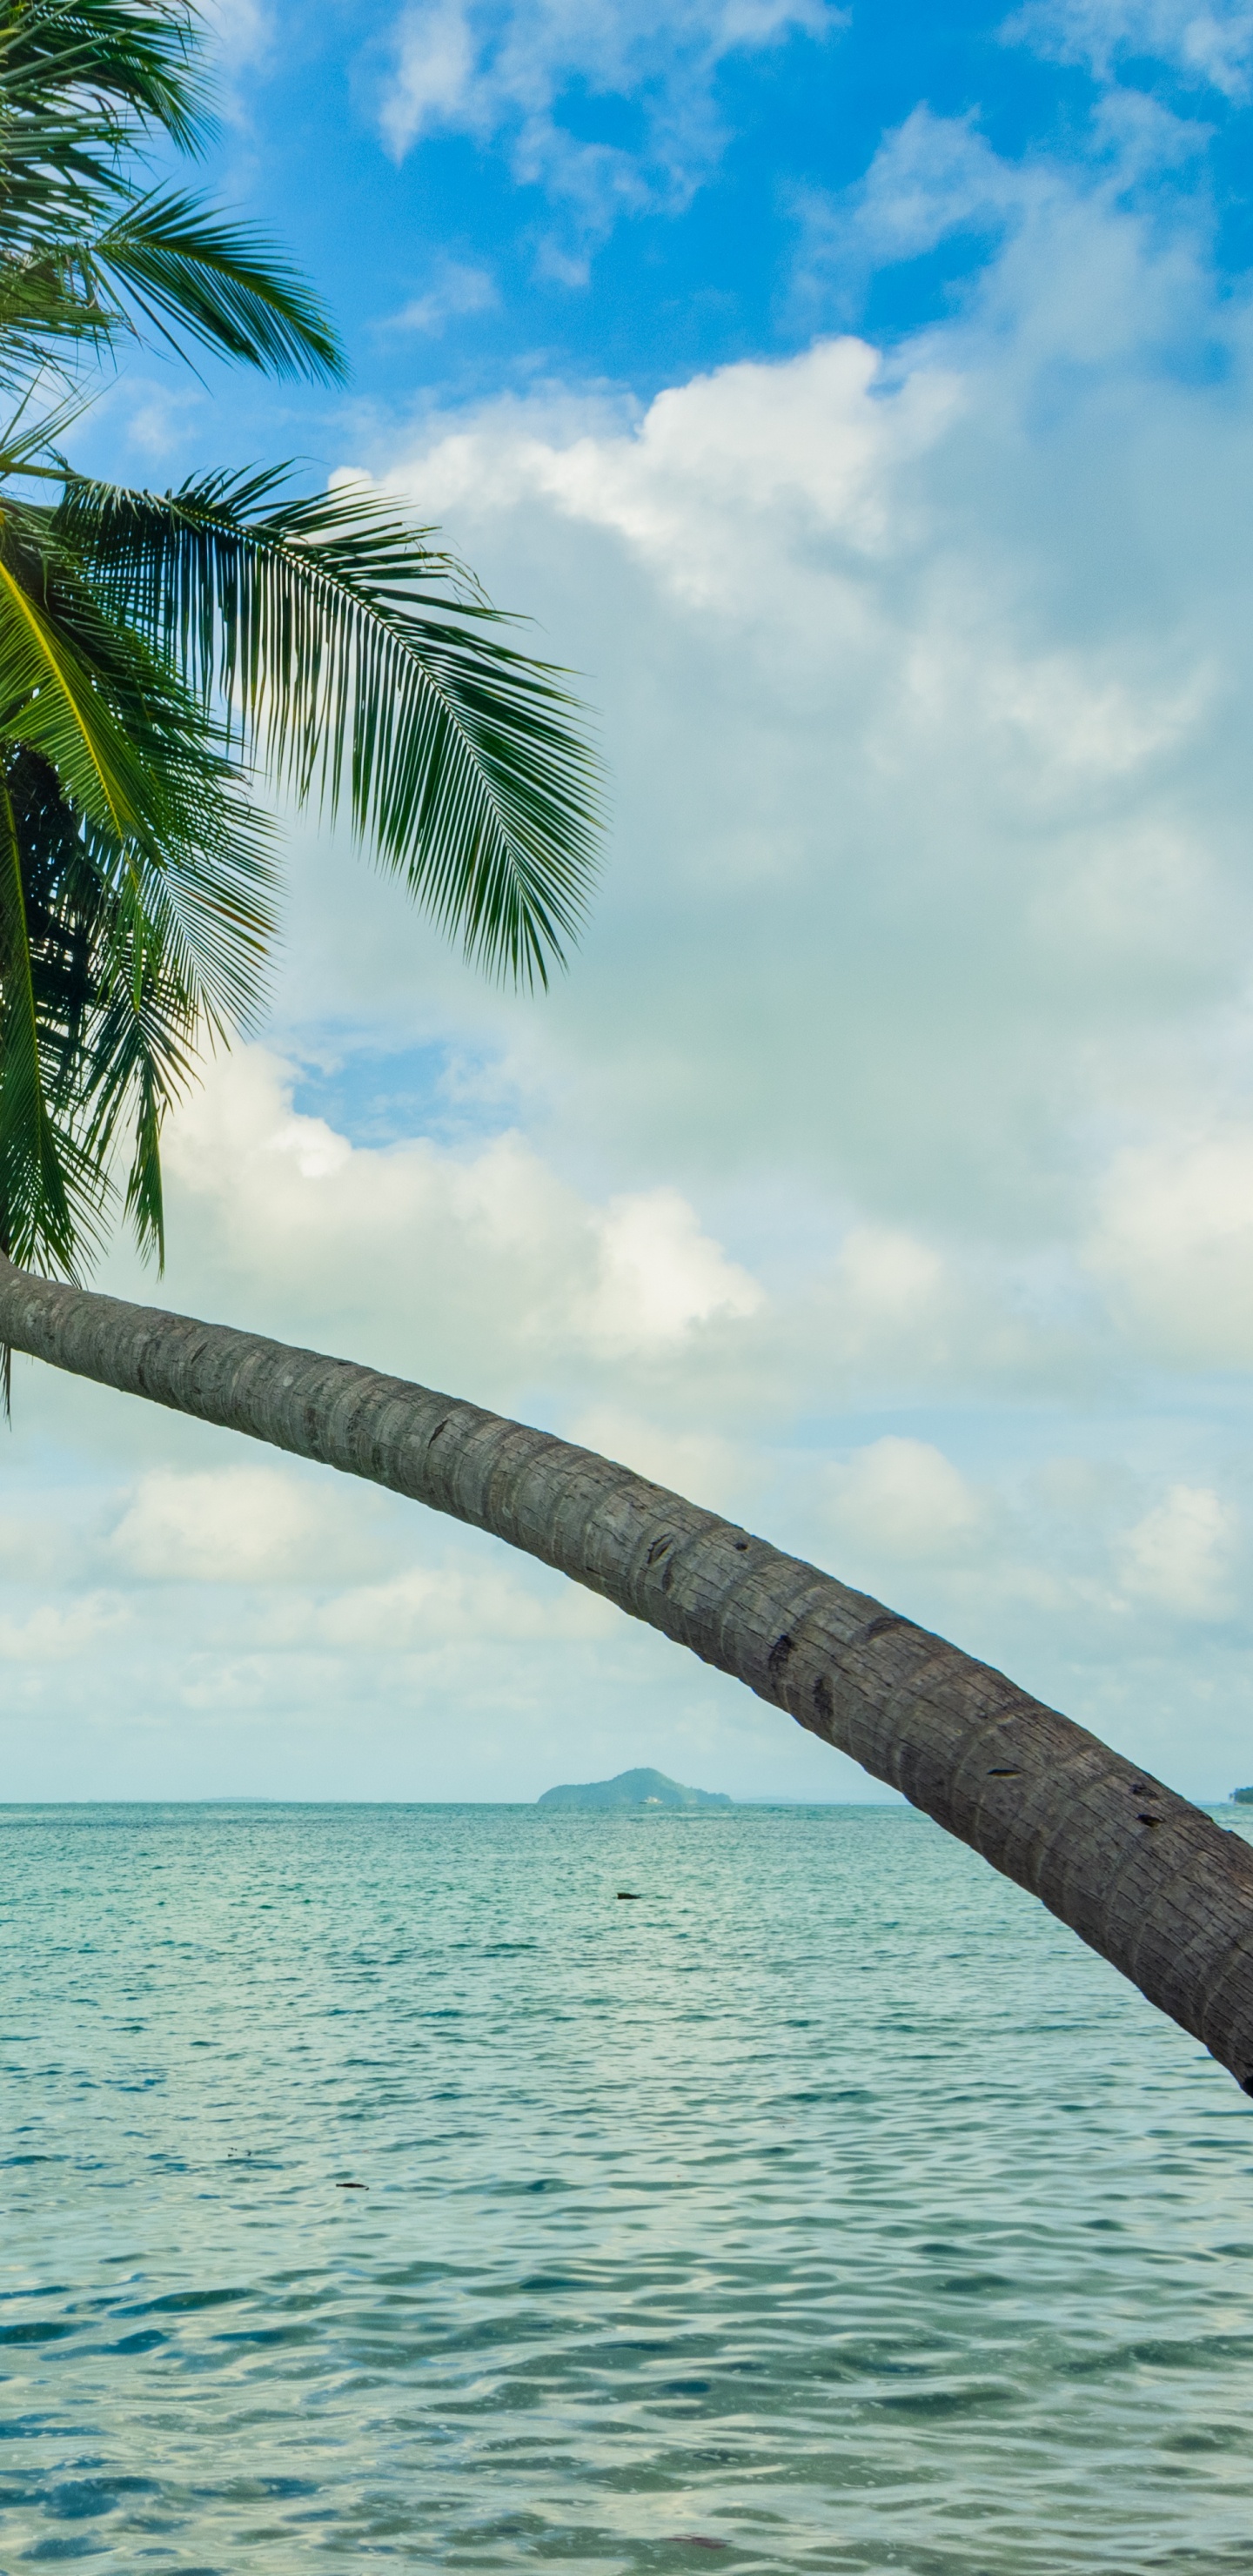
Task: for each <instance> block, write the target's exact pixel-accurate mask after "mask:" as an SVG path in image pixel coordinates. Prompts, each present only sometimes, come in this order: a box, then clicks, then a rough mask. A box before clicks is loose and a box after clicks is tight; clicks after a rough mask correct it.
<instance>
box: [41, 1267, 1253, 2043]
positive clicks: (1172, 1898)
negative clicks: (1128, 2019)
mask: <svg viewBox="0 0 1253 2576" xmlns="http://www.w3.org/2000/svg"><path fill="white" fill-rule="evenodd" d="M0 1340H2V1341H4V1342H7V1343H8V1344H9V1345H11V1347H12V1348H13V1349H15V1350H19V1351H26V1352H28V1353H29V1354H30V1355H31V1356H32V1357H33V1358H35V1359H41V1360H46V1361H48V1362H50V1364H51V1365H52V1367H54V1368H60V1369H66V1370H68V1371H69V1372H70V1373H71V1374H72V1375H74V1376H77V1377H86V1378H94V1379H96V1380H97V1381H98V1383H100V1384H101V1385H103V1386H112V1387H117V1388H119V1389H120V1390H121V1391H122V1393H124V1394H128V1395H142V1396H146V1397H148V1399H149V1400H150V1401H151V1402H152V1403H154V1404H164V1405H168V1406H170V1407H172V1408H173V1410H174V1411H176V1412H179V1413H190V1414H195V1415H198V1416H199V1417H200V1419H201V1420H202V1421H205V1422H216V1423H220V1424H222V1425H223V1426H224V1427H225V1428H226V1429H228V1430H232V1431H242V1432H245V1433H246V1434H247V1435H248V1436H249V1437H250V1438H251V1439H254V1440H265V1441H268V1442H270V1444H271V1445H272V1446H273V1447H274V1448H277V1449H289V1450H291V1451H293V1452H294V1453H295V1455H296V1456H297V1457H301V1458H316V1459H320V1460H321V1461H322V1462H323V1463H324V1464H325V1465H327V1466H331V1467H339V1468H342V1469H343V1470H345V1472H346V1473H348V1474H349V1475H354V1476H365V1477H368V1478H369V1479H370V1480H371V1481H372V1482H373V1483H374V1484H377V1485H387V1486H389V1487H390V1488H391V1490H392V1491H393V1492H394V1493H398V1494H408V1495H409V1496H410V1497H411V1498H412V1499H413V1500H414V1501H415V1502H421V1503H426V1504H428V1505H429V1506H430V1508H431V1509H432V1510H434V1511H438V1512H448V1513H450V1514H451V1515H452V1517H453V1518H454V1519H455V1520H461V1521H468V1522H469V1523H470V1524H471V1525H472V1527H474V1528H475V1529H482V1530H490V1531H491V1533H492V1534H493V1536H494V1537H496V1538H501V1539H505V1540H506V1541H507V1542H508V1544H509V1545H510V1546H511V1547H518V1548H522V1549H524V1550H525V1551H526V1553H527V1554H528V1555H530V1556H537V1557H539V1558H540V1559H541V1561H542V1562H543V1563H544V1564H545V1565H552V1566H556V1567H557V1568H558V1569H559V1571H560V1572H561V1573H563V1574H568V1575H569V1576H571V1578H572V1579H573V1581H574V1582H576V1583H583V1584H586V1585H587V1586H588V1588H589V1590H590V1591H593V1592H599V1593H602V1594H603V1595H604V1596H605V1598H606V1599H607V1600H610V1601H613V1602H616V1604H617V1606H618V1608H619V1609H620V1610H625V1611H626V1612H627V1613H628V1614H629V1616H630V1617H632V1618H635V1619H643V1620H646V1621H647V1623H648V1625H649V1626H650V1627H653V1628H659V1629H660V1630H661V1632H662V1634H663V1636H666V1637H671V1638H673V1639H674V1641H675V1643H676V1644H678V1645H682V1646H688V1647H690V1648H691V1651H692V1652H693V1654H696V1655H699V1656H701V1657H702V1659H703V1661H704V1662H706V1663H708V1664H714V1665H716V1666H717V1667H718V1669H719V1670H720V1671H722V1672H726V1673H733V1674H734V1675H735V1677H736V1679H737V1680H738V1681H742V1682H745V1683H747V1685H748V1688H749V1689H750V1690H753V1691H756V1692H757V1694H758V1696H759V1698H761V1699H766V1700H770V1701H772V1702H773V1703H774V1705H775V1707H777V1708H782V1709H785V1710H786V1711H787V1713H788V1715H789V1716H790V1717H794V1718H795V1719H796V1721H797V1723H798V1724H799V1725H801V1726H804V1727H807V1728H808V1729H809V1731H810V1733H811V1734H813V1735H819V1736H821V1737H822V1738H823V1740H824V1742H825V1743H827V1744H832V1745H836V1746H838V1748H839V1750H840V1751H841V1752H843V1753H850V1754H851V1755H852V1756H853V1759H854V1760H855V1761H857V1762H860V1763H861V1764H862V1766H863V1768H864V1769H865V1770H867V1771H869V1772H872V1773H873V1775H874V1777H875V1778H876V1779H879V1780H886V1781H890V1782H891V1785H892V1787H893V1788H894V1789H899V1790H902V1791H903V1792H904V1795H905V1796H906V1797H907V1798H909V1799H910V1800H911V1801H912V1803H913V1804H914V1805H915V1806H916V1807H922V1808H924V1809H925V1810H926V1813H927V1814H928V1815H930V1816H933V1817H934V1818H935V1820H936V1823H937V1824H940V1825H943V1826H944V1827H945V1829H946V1831H947V1832H949V1833H951V1834H956V1835H958V1836H959V1837H960V1839H961V1840H962V1841H963V1842H966V1843H969V1844H970V1845H971V1846H972V1848H973V1849H974V1850H975V1851H978V1852H981V1853H982V1854H983V1857H984V1858H985V1860H989V1861H991V1863H992V1865H993V1867H994V1868H995V1869H999V1870H1002V1871H1003V1872H1004V1874H1005V1876H1006V1877H1007V1878H1012V1879H1016V1880H1017V1881H1018V1884H1019V1885H1020V1886H1021V1887H1026V1888H1029V1889H1030V1890H1031V1893H1032V1894H1033V1895H1034V1896H1038V1897H1039V1898H1040V1900H1041V1902H1042V1903H1043V1904H1045V1905H1047V1906H1048V1908H1049V1909H1050V1911H1051V1912H1052V1913H1054V1914H1056V1915H1059V1916H1060V1918H1061V1920H1062V1922H1063V1923H1068V1924H1069V1925H1070V1927H1071V1930H1072V1931H1074V1932H1077V1933H1078V1934H1079V1935H1080V1938H1081V1939H1082V1940H1084V1941H1086V1942H1088V1943H1089V1944H1090V1945H1091V1947H1092V1948H1093V1949H1094V1950H1099V1951H1100V1953H1101V1955H1102V1957H1104V1958H1106V1959H1109V1960H1111V1961H1112V1963H1113V1965H1114V1966H1115V1967H1116V1968H1119V1969H1121V1971H1122V1973H1123V1975H1124V1976H1126V1977H1130V1978H1131V1979H1132V1981H1133V1983H1134V1984H1136V1985H1137V1986H1139V1987H1140V1989H1141V1991H1142V1993H1144V1994H1145V1995H1147V1996H1148V1998H1149V2001H1150V2002H1151V2003H1154V2004H1157V2005H1158V2006H1159V2007H1160V2009H1161V2010H1162V2011H1163V2012H1165V2013H1169V2014H1171V2015H1172V2016H1173V2018H1174V2020H1176V2021H1178V2022H1181V2023H1182V2025H1183V2027H1184V2029H1185V2030H1187V2031H1191V2032H1192V2033H1193V2034H1194V2036H1195V2037H1196V2038H1197V2039H1199V2040H1201V2041H1203V2042H1204V2045H1205V2046H1206V2048H1208V2049H1209V2050H1210V2051H1211V2053H1212V2054H1213V2055H1214V2056H1215V2057H1217V2058H1218V2059H1219V2060H1220V2061H1221V2063H1222V2064H1223V2065H1224V2066H1226V2067H1229V2068H1230V2070H1231V2073H1232V2074H1233V2075H1234V2076H1235V2078H1236V2081H1237V2082H1238V2083H1239V2084H1242V2085H1243V2087H1244V2089H1245V2091H1246V2092H1253V1851H1251V1850H1250V1849H1249V1847H1248V1846H1247V1845H1246V1844H1245V1843H1244V1842H1243V1841H1242V1839H1241V1838H1240V1837H1239V1836H1238V1835H1236V1834H1232V1833H1225V1832H1224V1831H1223V1830H1222V1829H1221V1828H1220V1827H1219V1826H1218V1825H1216V1824H1215V1823H1214V1821H1213V1819H1212V1818H1211V1817H1209V1816H1206V1815H1204V1814H1203V1813H1202V1812H1201V1810H1200V1809H1199V1808H1197V1807H1193V1806H1191V1805H1189V1803H1188V1802H1187V1800H1186V1799H1183V1798H1178V1797H1176V1796H1175V1795H1174V1793H1173V1791H1171V1790H1169V1789H1166V1788H1163V1787H1162V1785H1161V1783H1160V1782H1159V1781H1157V1780H1153V1779H1151V1778H1150V1777H1149V1776H1148V1774H1147V1773H1146V1772H1143V1771H1141V1770H1139V1769H1137V1767H1136V1765H1135V1764H1134V1763H1131V1762H1128V1761H1126V1760H1124V1758H1123V1757H1122V1755H1121V1754H1117V1753H1113V1752H1111V1751H1110V1749H1109V1747H1108V1746H1107V1745H1105V1744H1102V1743H1101V1741H1100V1740H1099V1738H1098V1737H1096V1736H1094V1735H1089V1734H1087V1733H1086V1732H1085V1731H1084V1729H1083V1728H1082V1727H1078V1726H1073V1725H1072V1724H1071V1722H1070V1720H1069V1719H1068V1718H1065V1717H1061V1716H1059V1715H1058V1713H1057V1711H1056V1710H1055V1709H1050V1708H1045V1707H1043V1706H1042V1705H1041V1703H1040V1702H1039V1701H1038V1700H1034V1699H1031V1698H1030V1697H1029V1696H1028V1694H1027V1693H1026V1692H1025V1691H1021V1690H1018V1689H1016V1688H1015V1686H1014V1684H1013V1683H1012V1682H1010V1681H1007V1680H1006V1679H1005V1676H1004V1674H1002V1673H998V1672H995V1671H993V1670H992V1668H991V1667H990V1666H989V1665H987V1664H980V1663H976V1662H975V1661H974V1660H973V1658H972V1657H971V1656H969V1655H964V1654H962V1653H961V1651H960V1649H959V1648H958V1647H956V1646H950V1645H947V1644H946V1643H945V1642H944V1640H943V1639H942V1638H940V1637H934V1636H932V1635H930V1634H929V1632H928V1631H927V1630H926V1629H924V1628H917V1627H915V1626H914V1625H913V1623H912V1621H911V1620H908V1619H903V1618H901V1617H900V1616H899V1615H898V1614H897V1612H896V1611H894V1610H885V1609H884V1608H883V1606H882V1604H881V1603H879V1602H878V1601H872V1600H871V1599H870V1598H869V1597H868V1595H867V1594H865V1593H864V1592H851V1591H850V1590H849V1589H848V1587H847V1585H846V1584H843V1583H838V1582H837V1581H836V1580H835V1578H834V1576H832V1575H829V1574H823V1573H820V1572H819V1570H818V1568H817V1567H816V1566H813V1565H806V1564H804V1563H803V1562H802V1561H801V1560H800V1559H799V1558H797V1557H794V1556H783V1555H781V1554H780V1552H779V1550H778V1549H777V1548H774V1547H771V1546H769V1545H768V1544H767V1542H766V1541H765V1540H764V1539H759V1538H754V1537H753V1536H752V1535H751V1534H750V1533H749V1532H748V1531H747V1530H743V1529H738V1528H736V1527H735V1526H734V1524H732V1523H730V1522H727V1521H724V1520H721V1519H720V1518H719V1517H718V1515H717V1514H716V1513H715V1512H706V1511H700V1510H698V1509H697V1507H696V1505H695V1504H693V1503H688V1502H685V1501H684V1500H683V1499H682V1497H681V1496H680V1495H678V1494H671V1493H668V1492H667V1491H666V1489H665V1487H664V1486H661V1485H653V1484H650V1483H649V1482H648V1480H647V1479H646V1478H645V1477H643V1476H636V1475H634V1474H632V1472H631V1470H630V1469H629V1468H626V1467H618V1466H615V1465H614V1464H613V1463H612V1461H611V1460H609V1459H607V1458H601V1457H598V1456H597V1455H596V1454H595V1452H594V1451H592V1450H588V1449H577V1448H574V1447H573V1446H572V1445H571V1443H570V1442H569V1441H566V1440H555V1439H553V1438H552V1437H551V1436H550V1435H549V1434H548V1433H546V1432H543V1431H531V1430H528V1429H526V1428H525V1426H524V1425H523V1424H521V1423H517V1422H509V1421H506V1420H504V1419H503V1418H502V1417H501V1416H500V1415H499V1414H495V1413H484V1412H483V1411H481V1409H480V1408H479V1407H478V1406H477V1405H473V1404H464V1403H462V1402H461V1401H460V1400H459V1399H458V1398H457V1397H455V1396H450V1395H437V1394H434V1393H432V1391H431V1390H430V1389H429V1388H427V1387H422V1386H413V1385H410V1384H408V1383H407V1381H406V1380H405V1379H403V1378H395V1377H381V1376H379V1375H378V1374H377V1372H376V1371H375V1370H373V1369H366V1368H358V1367H356V1366H355V1365H354V1364H353V1363H352V1362H350V1361H347V1360H334V1359H326V1358H323V1357H322V1356H321V1355H320V1354H319V1353H318V1352H315V1351H302V1350H293V1349H289V1348H288V1346H287V1345H286V1344H285V1343H283V1342H270V1341H264V1340H262V1339H261V1337H260V1336H259V1335H256V1334H252V1333H238V1332H233V1331H231V1330H229V1329H227V1328H226V1327H224V1326H222V1325H217V1324H201V1323H196V1322H194V1321H193V1320H191V1319H190V1318H189V1317H187V1316H184V1315H167V1314H163V1313H161V1312H160V1311H158V1310H157V1309H155V1308H152V1307H146V1306H132V1305H127V1304H123V1303H122V1302H121V1300H119V1299H118V1298H115V1297H100V1296H95V1295H89V1294H87V1293H86V1292H85V1291H83V1290H82V1289H77V1288H66V1287H62V1286H60V1285H59V1284H57V1283H55V1282H52V1281H49V1280H44V1279H34V1278H31V1277H29V1276H27V1274H25V1273H24V1272H22V1271H18V1270H15V1269H14V1268H13V1266H12V1264H11V1263H9V1262H8V1261H7V1260H5V1259H4V1257H3V1255H0Z"/></svg>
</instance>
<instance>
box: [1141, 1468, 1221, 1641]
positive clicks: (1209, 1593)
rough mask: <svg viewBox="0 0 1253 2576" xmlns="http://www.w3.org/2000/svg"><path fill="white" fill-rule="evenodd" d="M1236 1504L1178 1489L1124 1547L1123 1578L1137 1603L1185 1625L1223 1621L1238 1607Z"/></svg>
mask: <svg viewBox="0 0 1253 2576" xmlns="http://www.w3.org/2000/svg"><path fill="white" fill-rule="evenodd" d="M1236 1528H1237V1523H1236V1517H1235V1513H1234V1511H1233V1510H1232V1508H1231V1506H1230V1504H1227V1503H1224V1502H1223V1501H1222V1499H1221V1497H1220V1496H1219V1495H1218V1494H1216V1493H1214V1492H1212V1491H1211V1490H1210V1488H1209V1487H1208V1486H1205V1485H1172V1487H1171V1489H1170V1492H1169V1493H1168V1494H1167V1495H1166V1496H1165V1497H1164V1498H1163V1500H1162V1501H1161V1502H1160V1503H1157V1504H1155V1506H1154V1508H1153V1510H1152V1511H1150V1512H1146V1513H1145V1516H1144V1518H1143V1520H1141V1521H1137V1523H1136V1525H1135V1527H1134V1529H1131V1530H1129V1531H1128V1532H1127V1535H1126V1538H1125V1540H1124V1542H1123V1546H1122V1550H1121V1554H1122V1576H1123V1582H1124V1584H1125V1585H1126V1588H1127V1590H1128V1592H1129V1593H1130V1594H1131V1595H1132V1597H1133V1599H1136V1600H1144V1601H1148V1602H1150V1603H1151V1604H1152V1605H1153V1606H1154V1608H1155V1609H1157V1610H1158V1611H1159V1612H1160V1611H1162V1610H1165V1611H1168V1612H1170V1611H1173V1612H1175V1613H1176V1615H1177V1616H1178V1617H1180V1618H1183V1619H1220V1618H1222V1617H1223V1616H1224V1614H1225V1613H1226V1612H1227V1611H1228V1610H1229V1609H1230V1608H1231V1607H1232V1599H1231V1589H1230V1579H1231V1573H1232V1557H1233V1553H1234V1547H1235V1538H1236Z"/></svg>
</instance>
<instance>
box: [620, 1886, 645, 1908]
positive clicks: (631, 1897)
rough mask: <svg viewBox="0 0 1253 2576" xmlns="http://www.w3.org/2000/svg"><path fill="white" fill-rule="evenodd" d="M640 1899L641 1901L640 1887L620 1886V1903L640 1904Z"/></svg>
mask: <svg viewBox="0 0 1253 2576" xmlns="http://www.w3.org/2000/svg"><path fill="white" fill-rule="evenodd" d="M639 1901H640V1892H639V1889H638V1887H620V1888H619V1890H618V1903H619V1905H638V1904H639Z"/></svg>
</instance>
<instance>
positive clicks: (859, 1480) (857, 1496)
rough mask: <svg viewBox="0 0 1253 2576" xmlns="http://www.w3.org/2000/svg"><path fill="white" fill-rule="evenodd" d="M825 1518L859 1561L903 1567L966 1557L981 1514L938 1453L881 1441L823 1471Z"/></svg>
mask: <svg viewBox="0 0 1253 2576" xmlns="http://www.w3.org/2000/svg"><path fill="white" fill-rule="evenodd" d="M829 1493H830V1510H831V1517H832V1520H833V1523H834V1525H835V1528H836V1530H837V1532H838V1533H839V1534H840V1536H842V1537H844V1538H845V1539H847V1540H848V1541H849V1543H850V1544H852V1545H853V1546H855V1547H856V1548H858V1550H859V1551H860V1552H861V1553H862V1554H863V1556H864V1555H866V1554H869V1553H871V1552H873V1553H874V1554H875V1555H876V1556H879V1557H885V1558H887V1559H889V1560H895V1561H896V1562H898V1563H901V1564H907V1563H910V1562H913V1561H915V1560H918V1559H927V1560H930V1561H932V1562H941V1563H942V1562H944V1561H946V1560H947V1559H950V1558H952V1557H953V1556H964V1555H968V1554H969V1552H970V1549H971V1548H972V1546H973V1545H974V1543H975V1541H976V1540H977V1539H978V1537H979V1536H980V1533H981V1531H982V1530H983V1528H984V1525H985V1521H986V1508H985V1505H984V1503H983V1501H982V1500H981V1498H980V1497H979V1495H977V1494H976V1493H975V1491H974V1489H973V1488H972V1486H971V1485H970V1484H969V1483H968V1481H967V1479H966V1478H965V1477H964V1476H963V1475H961V1474H960V1473H959V1472H958V1470H957V1468H956V1467H954V1466H953V1465H952V1463H951V1461H950V1460H949V1459H947V1458H946V1457H945V1456H944V1454H943V1451H942V1450H939V1449H936V1448H935V1447H933V1445H932V1444H931V1442H930V1441H927V1440H910V1439H902V1438H901V1437H900V1436H899V1435H897V1434H889V1435H888V1437H886V1438H885V1439H882V1440H875V1441H872V1442H871V1444H870V1446H869V1447H868V1448H866V1449H858V1450H856V1451H854V1453H853V1455H852V1456H851V1457H850V1458H848V1459H846V1460H844V1461H843V1462H842V1463H841V1464H840V1465H838V1466H835V1467H833V1468H832V1469H831V1471H830V1478H829Z"/></svg>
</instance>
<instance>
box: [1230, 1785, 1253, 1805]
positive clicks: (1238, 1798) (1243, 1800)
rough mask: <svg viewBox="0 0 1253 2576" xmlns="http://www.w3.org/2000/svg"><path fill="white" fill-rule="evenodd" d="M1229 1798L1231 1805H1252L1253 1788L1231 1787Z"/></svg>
mask: <svg viewBox="0 0 1253 2576" xmlns="http://www.w3.org/2000/svg"><path fill="white" fill-rule="evenodd" d="M1231 1799H1232V1804H1233V1806H1236V1807H1253V1789H1233V1790H1232V1792H1231Z"/></svg>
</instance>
